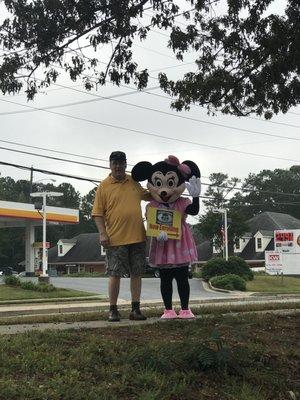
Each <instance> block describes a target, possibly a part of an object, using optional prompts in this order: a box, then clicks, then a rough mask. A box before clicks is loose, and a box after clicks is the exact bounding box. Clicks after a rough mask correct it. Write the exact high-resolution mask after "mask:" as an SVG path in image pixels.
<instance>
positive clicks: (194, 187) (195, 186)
mask: <svg viewBox="0 0 300 400" xmlns="http://www.w3.org/2000/svg"><path fill="white" fill-rule="evenodd" d="M185 187H186V188H187V191H188V192H189V195H190V196H192V197H199V196H200V193H201V181H200V178H196V177H195V176H194V175H193V176H192V177H191V178H190V180H189V181H188V182H186V183H185Z"/></svg>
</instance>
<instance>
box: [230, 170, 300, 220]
mask: <svg viewBox="0 0 300 400" xmlns="http://www.w3.org/2000/svg"><path fill="white" fill-rule="evenodd" d="M242 189H243V192H241V193H236V194H235V195H234V196H233V197H232V198H231V199H230V201H229V204H228V207H229V209H230V210H235V211H237V212H239V213H241V214H242V215H243V216H244V218H245V219H249V218H251V217H253V216H254V215H257V214H259V213H261V212H264V211H274V212H280V213H284V214H289V215H292V216H293V217H295V218H298V219H300V166H299V165H294V166H293V167H291V168H289V169H280V168H277V169H275V170H274V171H272V170H267V169H266V170H263V171H261V172H259V173H258V174H253V173H252V174H249V176H248V177H247V178H246V179H245V181H244V183H243V185H242Z"/></svg>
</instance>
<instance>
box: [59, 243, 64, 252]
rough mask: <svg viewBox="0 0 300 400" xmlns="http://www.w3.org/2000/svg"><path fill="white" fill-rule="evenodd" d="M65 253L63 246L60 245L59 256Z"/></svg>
mask: <svg viewBox="0 0 300 400" xmlns="http://www.w3.org/2000/svg"><path fill="white" fill-rule="evenodd" d="M63 252H64V248H63V245H62V244H60V245H59V254H62V253H63Z"/></svg>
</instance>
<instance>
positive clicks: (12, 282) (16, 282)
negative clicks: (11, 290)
mask: <svg viewBox="0 0 300 400" xmlns="http://www.w3.org/2000/svg"><path fill="white" fill-rule="evenodd" d="M4 283H5V285H9V286H20V284H21V281H20V279H19V278H18V277H17V276H14V275H8V276H6V277H5V278H4Z"/></svg>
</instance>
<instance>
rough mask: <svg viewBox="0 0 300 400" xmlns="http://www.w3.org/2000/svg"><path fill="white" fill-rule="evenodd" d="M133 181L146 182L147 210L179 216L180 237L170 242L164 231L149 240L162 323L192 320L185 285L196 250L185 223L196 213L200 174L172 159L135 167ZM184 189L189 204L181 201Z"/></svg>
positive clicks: (189, 163)
mask: <svg viewBox="0 0 300 400" xmlns="http://www.w3.org/2000/svg"><path fill="white" fill-rule="evenodd" d="M131 175H132V178H133V179H134V180H135V181H138V182H141V181H144V180H146V179H148V183H147V187H148V189H149V191H150V193H151V195H152V198H153V200H152V201H151V202H150V203H148V205H147V211H148V210H149V207H155V208H159V209H167V210H170V211H171V210H174V211H177V212H179V213H180V215H181V237H180V238H179V239H170V238H168V234H167V233H166V232H165V231H162V232H160V233H159V234H158V236H157V237H152V238H151V244H150V254H149V264H150V265H151V266H153V267H155V268H159V269H160V279H161V282H160V290H161V295H162V298H163V301H164V305H165V311H164V313H163V315H162V317H161V318H162V319H174V318H182V319H190V318H195V316H194V314H193V313H192V311H191V310H190V309H189V297H190V285H189V281H188V267H189V264H191V263H193V262H195V261H197V259H198V256H197V249H196V245H195V242H194V239H193V235H192V232H191V230H190V228H189V226H188V224H187V222H186V217H187V215H197V214H198V212H199V195H200V192H201V183H200V171H199V168H198V167H197V165H196V164H195V163H194V162H193V161H189V160H187V161H184V162H183V163H180V162H179V160H178V158H177V157H175V156H169V157H168V158H167V159H165V160H164V161H159V162H158V163H156V164H153V165H152V164H151V163H150V162H148V161H142V162H139V163H137V164H136V165H135V166H134V167H133V169H132V172H131ZM185 189H187V190H188V192H189V194H190V196H192V198H193V201H191V200H190V199H189V198H187V197H181V194H182V193H183V192H184V190H185ZM174 278H175V280H176V282H177V287H178V294H179V297H180V302H181V310H180V312H179V314H178V315H177V314H176V311H175V310H174V309H173V308H172V295H173V286H172V282H173V279H174Z"/></svg>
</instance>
